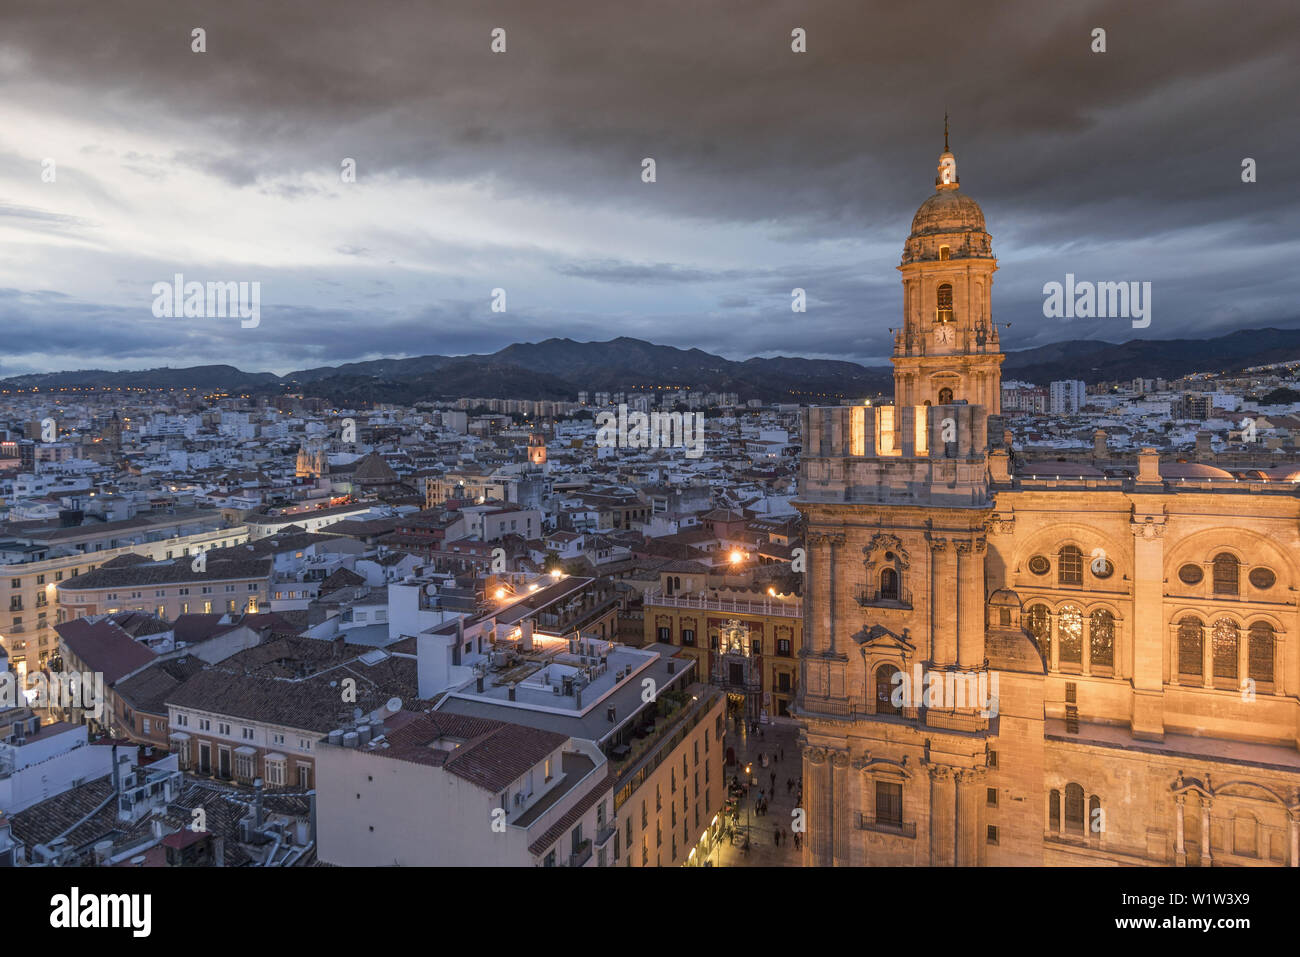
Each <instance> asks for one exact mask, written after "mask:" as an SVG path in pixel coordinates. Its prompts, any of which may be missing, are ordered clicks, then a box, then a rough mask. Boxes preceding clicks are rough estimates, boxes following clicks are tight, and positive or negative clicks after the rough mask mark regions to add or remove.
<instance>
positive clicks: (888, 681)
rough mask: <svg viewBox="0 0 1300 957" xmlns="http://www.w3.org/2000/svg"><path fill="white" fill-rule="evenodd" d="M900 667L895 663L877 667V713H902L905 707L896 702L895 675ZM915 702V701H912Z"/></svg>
mask: <svg viewBox="0 0 1300 957" xmlns="http://www.w3.org/2000/svg"><path fill="white" fill-rule="evenodd" d="M896 674H898V669H897V668H895V667H894V666H893V665H881V666H880V667H879V668H877V669H876V714H902V713H903V709H902V708H901V707H900V706H898V705H895V704H894V688H895V687H898V686H899V685H897V684H896V683H895V682H894V675H896ZM910 703H911V704H915V701H912V702H910Z"/></svg>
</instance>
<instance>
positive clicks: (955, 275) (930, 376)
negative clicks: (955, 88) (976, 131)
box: [893, 117, 1004, 415]
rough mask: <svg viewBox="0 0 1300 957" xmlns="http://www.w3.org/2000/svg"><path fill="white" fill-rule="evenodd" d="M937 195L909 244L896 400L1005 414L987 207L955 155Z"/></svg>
mask: <svg viewBox="0 0 1300 957" xmlns="http://www.w3.org/2000/svg"><path fill="white" fill-rule="evenodd" d="M938 173H939V175H938V176H936V177H935V180H934V187H935V192H934V195H933V196H931V197H930V198H929V199H927V200H926V201H925V202H924V203H922V204H921V208H920V209H918V210H917V211H916V215H915V216H914V217H913V218H912V233H911V235H910V236H908V237H907V242H906V244H905V245H904V246H903V261H902V263H901V264H900V265H899V267H898V271H899V272H901V273H902V274H903V327H902V329H900V330H899V331H898V332H897V333H896V334H895V336H894V356H893V362H894V401H895V403H897V404H898V405H900V406H908V405H913V406H914V405H949V404H951V403H953V402H961V401H963V400H964V401H966V402H967V403H969V404H971V405H982V406H984V408H985V409H986V410H987V412H988V413H989V414H990V415H999V414H1001V412H1002V373H1001V365H1002V360H1003V358H1004V357H1003V355H1002V348H1001V343H1000V341H999V339H998V332H997V327H996V326H995V325H994V324H993V318H992V298H991V290H992V286H993V273H994V272H996V271H997V268H998V261H997V259H996V258H994V256H993V246H992V239H991V237H990V236H989V234H988V232H987V231H986V230H985V228H984V212H983V211H982V210H981V209H980V207H979V204H978V203H977V202H975V200H973V199H971V198H970V197H969V196H967V195H966V194H965V193H963V192H962V191H961V185H960V183H961V181H960V180H959V179H958V178H957V158H956V157H955V156H954V155H953V154H952V151H951V150H949V149H948V121H947V117H945V118H944V130H943V155H941V156H940V157H939V168H938Z"/></svg>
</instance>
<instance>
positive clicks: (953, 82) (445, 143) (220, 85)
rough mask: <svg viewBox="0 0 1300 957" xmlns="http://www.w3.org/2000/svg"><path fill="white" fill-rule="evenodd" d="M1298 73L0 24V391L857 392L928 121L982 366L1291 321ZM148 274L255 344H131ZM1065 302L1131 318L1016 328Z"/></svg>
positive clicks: (695, 8) (817, 37) (724, 25)
mask: <svg viewBox="0 0 1300 957" xmlns="http://www.w3.org/2000/svg"><path fill="white" fill-rule="evenodd" d="M195 27H202V28H204V29H205V30H206V33H207V41H206V42H207V52H206V53H201V54H199V53H193V52H191V30H192V29H193V28H195ZM496 27H501V28H504V29H505V30H506V38H507V51H506V53H504V54H494V53H492V52H491V50H490V49H489V45H490V39H491V38H490V33H491V31H492V30H493V28H496ZM796 27H802V28H803V29H805V30H806V31H807V37H808V40H807V42H808V52H807V53H806V54H795V53H793V52H791V50H790V33H791V30H792V29H794V28H796ZM1096 27H1101V28H1104V29H1105V30H1106V44H1107V52H1105V53H1104V54H1096V53H1093V52H1091V50H1090V44H1091V38H1090V34H1091V31H1092V30H1093V29H1094V28H1096ZM1298 60H1300V4H1297V3H1295V2H1292V0H1287V2H1279V0H1256V2H1252V3H1248V4H1240V3H1239V4H1225V3H1223V2H1221V0H1216V2H1204V3H1201V2H1161V3H1135V2H1133V0H1115V2H1094V3H1089V2H1072V3H1057V2H1042V0H1037V2H1025V3H998V4H993V3H951V2H945V3H939V2H933V3H900V2H897V0H891V2H849V0H835V2H831V0H811V2H810V0H779V2H777V0H772V2H763V0H748V2H737V0H655V2H652V3H627V2H617V3H616V2H595V0H590V2H584V3H573V2H567V0H518V2H498V0H472V2H471V0H454V2H452V0H434V2H400V3H399V2H386V0H349V2H337V0H275V2H268V0H221V2H216V0H213V2H207V3H193V2H186V0H131V2H129V3H104V2H102V0H88V2H84V3H68V2H61V0H42V2H19V0H10V2H8V3H5V4H4V7H3V11H2V12H0V83H2V84H3V95H2V96H0V375H12V374H15V373H18V372H24V371H32V370H36V371H45V370H54V369H69V368H89V367H106V368H142V367H149V366H155V365H173V366H176V365H189V364H195V363H207V362H230V363H233V364H236V365H239V366H240V367H241V368H245V369H250V370H262V369H266V370H272V371H277V372H286V371H289V370H292V369H299V368H306V367H311V366H316V365H324V364H334V363H338V362H344V361H350V360H357V359H363V358H372V357H376V356H380V355H421V354H427V353H447V354H460V353H468V352H491V351H495V350H496V349H498V348H500V347H502V346H504V345H506V344H508V343H510V342H514V341H536V340H540V339H544V338H548V337H551V336H568V337H571V338H575V339H580V340H590V339H608V338H612V337H614V336H618V335H629V336H636V337H639V338H643V339H647V340H650V341H652V342H656V343H663V344H667V345H675V346H682V347H690V346H696V347H700V348H703V349H706V350H709V351H713V352H718V353H721V354H723V355H726V356H728V357H732V358H746V357H749V356H753V355H805V356H813V357H834V358H852V359H857V360H860V361H864V362H868V363H874V362H883V361H885V359H884V357H885V356H886V355H887V353H888V333H887V332H886V330H887V328H888V327H890V326H892V325H896V324H897V320H898V316H899V314H900V309H901V299H902V296H901V287H900V285H899V277H898V273H897V272H896V271H895V267H896V266H897V265H898V261H899V257H900V253H901V250H902V244H903V240H904V238H905V237H906V235H907V232H908V229H909V226H910V222H911V216H912V213H913V212H914V211H915V208H916V207H917V206H918V205H919V204H920V203H921V201H922V200H924V199H925V198H926V197H927V196H928V195H929V194H930V193H931V192H932V191H933V182H934V175H935V165H936V162H937V158H938V154H939V152H940V151H941V149H942V124H943V114H944V111H945V110H947V111H949V112H950V113H951V115H952V145H953V150H954V152H955V153H956V155H957V160H958V165H959V172H960V176H961V182H962V188H963V190H964V191H965V192H967V193H969V194H970V195H972V196H973V197H975V198H976V199H977V200H978V201H979V202H980V203H981V204H982V206H983V208H984V211H985V215H986V217H987V220H988V224H989V230H990V232H991V233H992V234H993V242H994V250H995V252H996V254H997V255H998V256H999V258H1000V271H999V273H998V275H997V279H996V283H995V286H994V289H993V296H994V316H995V318H997V319H999V320H1001V321H1010V322H1012V323H1013V325H1012V327H1011V328H1010V329H1009V330H1008V331H1007V332H1006V334H1005V336H1004V340H1003V341H1004V344H1005V345H1006V347H1007V348H1009V349H1016V348H1025V347H1028V346H1033V345H1041V344H1044V343H1047V342H1052V341H1056V340H1059V339H1063V338H1107V339H1111V340H1116V341H1118V340H1124V339H1128V338H1133V337H1135V336H1149V337H1156V338H1169V337H1177V336H1197V337H1199V336H1209V335H1213V334H1217V333H1221V332H1225V331H1229V330H1232V329H1235V328H1243V327H1258V326H1263V325H1288V326H1291V325H1295V324H1297V323H1300V308H1297V305H1296V303H1297V301H1298V300H1300V270H1298V269H1297V268H1296V262H1297V259H1298V258H1300V237H1298V233H1300V231H1298V230H1297V228H1296V227H1297V222H1298V221H1300V219H1298V217H1297V195H1298V193H1297V189H1296V183H1297V177H1298V170H1297V164H1298V163H1300V132H1298V131H1297V123H1296V102H1297V87H1300V63H1298V62H1297V61H1298ZM345 157H350V158H354V159H355V160H356V163H357V182H356V183H354V184H349V183H344V182H342V181H341V178H340V164H341V162H342V160H343V159H344V158H345ZM644 157H653V158H654V159H655V160H656V163H657V173H658V182H656V183H654V184H645V183H643V182H642V181H641V161H642V159H643V158H644ZM1244 157H1251V158H1254V159H1255V160H1256V161H1257V163H1258V171H1259V172H1258V177H1259V181H1258V182H1257V183H1255V184H1253V185H1247V184H1243V183H1242V182H1241V162H1242V159H1243V158H1244ZM47 159H52V160H54V162H55V169H56V180H55V182H53V183H47V182H43V181H42V178H41V172H42V162H43V161H44V160H47ZM177 272H180V273H183V274H184V275H185V277H186V278H187V279H195V280H200V281H208V280H219V281H228V280H233V281H239V280H244V281H257V282H260V283H261V288H262V307H261V308H262V319H261V324H260V326H258V327H257V328H256V329H242V328H240V326H239V323H238V321H237V320H228V319H227V320H222V319H158V318H155V317H154V316H153V314H152V312H151V305H152V300H153V297H152V294H151V287H152V285H153V284H154V283H155V282H159V281H167V280H170V279H171V277H172V275H173V274H174V273H177ZM1067 272H1072V273H1074V274H1075V275H1076V276H1078V277H1079V278H1080V279H1094V280H1140V281H1150V282H1151V283H1152V284H1153V317H1152V322H1151V325H1150V327H1149V328H1147V329H1144V330H1134V329H1131V328H1130V327H1129V325H1128V323H1126V322H1122V321H1116V320H1090V321H1088V320H1076V321H1074V322H1071V323H1067V322H1065V321H1062V320H1049V319H1045V318H1043V315H1042V300H1043V295H1042V287H1043V284H1044V283H1045V282H1049V281H1053V280H1056V281H1060V280H1062V279H1063V278H1064V276H1065V274H1066V273H1067ZM795 286H799V287H803V288H805V289H806V290H807V291H808V299H809V303H808V311H807V313H806V314H803V315H794V314H792V313H791V311H790V290H791V289H792V288H793V287H795ZM496 287H502V288H504V289H505V290H506V293H507V309H508V311H507V312H506V313H504V314H501V313H493V312H492V311H491V310H490V296H491V291H492V290H493V289H494V288H496Z"/></svg>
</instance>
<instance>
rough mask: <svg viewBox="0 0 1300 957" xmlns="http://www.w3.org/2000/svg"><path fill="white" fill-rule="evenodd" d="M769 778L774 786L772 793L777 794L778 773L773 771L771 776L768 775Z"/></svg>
mask: <svg viewBox="0 0 1300 957" xmlns="http://www.w3.org/2000/svg"><path fill="white" fill-rule="evenodd" d="M768 777H769V778H770V782H771V785H772V791H773V792H775V791H776V772H775V771H773V772H772V773H771V774H769V775H768Z"/></svg>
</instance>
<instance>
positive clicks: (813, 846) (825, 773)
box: [803, 748, 834, 867]
mask: <svg viewBox="0 0 1300 957" xmlns="http://www.w3.org/2000/svg"><path fill="white" fill-rule="evenodd" d="M830 770H831V766H830V763H829V760H828V756H827V752H826V750H825V749H824V748H807V749H805V750H804V774H803V781H804V792H803V801H804V809H805V810H806V811H807V812H808V813H807V815H806V817H805V821H806V822H807V825H808V830H807V832H806V833H805V834H804V848H805V850H804V856H803V857H804V859H803V863H804V866H805V867H829V866H830V865H831V844H832V841H833V836H834V835H833V828H834V814H833V811H834V807H833V805H832V803H831V801H832V798H831V788H830Z"/></svg>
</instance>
